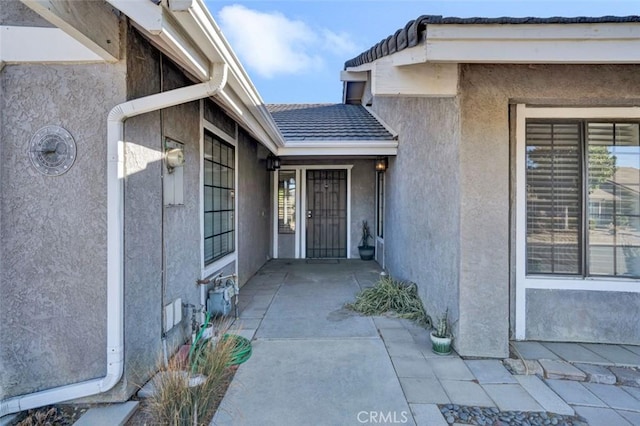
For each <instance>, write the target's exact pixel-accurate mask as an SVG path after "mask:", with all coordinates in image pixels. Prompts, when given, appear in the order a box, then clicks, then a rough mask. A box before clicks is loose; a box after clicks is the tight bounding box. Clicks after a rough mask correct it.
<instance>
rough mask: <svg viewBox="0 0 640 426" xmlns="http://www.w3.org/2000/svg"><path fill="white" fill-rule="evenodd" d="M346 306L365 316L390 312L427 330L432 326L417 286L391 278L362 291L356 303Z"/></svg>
mask: <svg viewBox="0 0 640 426" xmlns="http://www.w3.org/2000/svg"><path fill="white" fill-rule="evenodd" d="M346 306H347V308H349V309H352V310H354V311H356V312H359V313H361V314H364V315H383V314H386V313H388V312H390V313H393V314H395V315H396V316H398V317H400V318H406V319H409V320H412V321H414V322H416V323H418V324H419V325H421V326H423V327H426V328H429V327H431V325H432V322H431V317H430V316H429V315H427V312H426V311H425V309H424V306H423V305H422V300H420V296H418V287H417V285H416V284H414V283H404V282H401V281H397V280H394V279H393V278H391V277H390V276H384V277H381V278H380V280H379V281H378V282H377V283H376V285H374V286H373V287H369V288H365V289H364V290H362V291H361V292H360V293H359V294H358V295H357V296H356V301H355V302H354V303H350V304H347V305H346Z"/></svg>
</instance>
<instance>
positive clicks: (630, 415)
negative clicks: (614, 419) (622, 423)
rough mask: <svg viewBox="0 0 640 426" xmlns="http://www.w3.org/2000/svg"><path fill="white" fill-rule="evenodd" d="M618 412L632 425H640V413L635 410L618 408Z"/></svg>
mask: <svg viewBox="0 0 640 426" xmlns="http://www.w3.org/2000/svg"><path fill="white" fill-rule="evenodd" d="M617 413H618V414H620V415H621V416H622V417H624V418H625V419H627V421H629V422H630V423H631V424H632V425H634V426H640V413H636V412H634V411H624V410H617Z"/></svg>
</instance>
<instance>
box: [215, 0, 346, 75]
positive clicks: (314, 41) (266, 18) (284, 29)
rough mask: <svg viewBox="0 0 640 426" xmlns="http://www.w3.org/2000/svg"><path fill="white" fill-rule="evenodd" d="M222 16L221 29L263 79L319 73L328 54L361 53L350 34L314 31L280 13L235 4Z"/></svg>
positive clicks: (249, 65)
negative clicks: (324, 55)
mask: <svg viewBox="0 0 640 426" xmlns="http://www.w3.org/2000/svg"><path fill="white" fill-rule="evenodd" d="M219 16H220V26H221V27H222V30H223V32H224V34H225V36H226V37H227V38H228V39H229V41H230V43H231V46H232V47H233V49H234V50H235V51H236V52H237V53H238V55H239V56H240V58H241V60H242V62H243V64H245V65H246V66H247V67H249V68H251V69H253V70H254V71H255V72H257V73H258V74H259V75H261V76H262V77H266V78H270V77H274V76H275V75H277V74H300V73H304V72H308V71H313V70H319V69H321V68H322V67H323V65H324V59H323V54H326V53H327V52H329V53H332V54H336V55H349V54H356V53H358V49H357V47H356V45H355V43H353V41H352V40H351V37H350V35H349V34H346V33H335V32H333V31H331V30H329V29H326V28H319V29H314V28H312V27H310V26H309V25H307V24H306V23H305V22H303V21H299V20H291V19H289V18H287V17H286V16H285V15H283V14H282V13H280V12H270V13H265V12H259V11H256V10H252V9H249V8H247V7H245V6H241V5H237V4H236V5H232V6H225V7H224V8H222V9H221V10H220V13H219ZM345 59H348V58H347V57H345Z"/></svg>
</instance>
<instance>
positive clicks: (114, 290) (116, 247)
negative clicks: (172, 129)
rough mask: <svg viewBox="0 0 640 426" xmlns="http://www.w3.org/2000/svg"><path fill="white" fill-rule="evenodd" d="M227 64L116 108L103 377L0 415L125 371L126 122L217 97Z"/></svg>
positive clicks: (4, 408)
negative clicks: (197, 79) (204, 76)
mask: <svg viewBox="0 0 640 426" xmlns="http://www.w3.org/2000/svg"><path fill="white" fill-rule="evenodd" d="M226 83H227V65H226V64H214V67H213V70H212V72H211V80H209V81H207V82H205V83H199V84H195V85H192V86H187V87H182V88H179V89H174V90H170V91H167V92H162V93H158V94H155V95H150V96H145V97H143V98H138V99H134V100H131V101H128V102H124V103H122V104H119V105H116V106H115V107H113V109H112V110H111V111H110V112H109V116H108V119H107V120H108V121H107V374H106V375H105V376H104V377H102V378H100V379H93V380H89V381H85V382H80V383H74V384H71V385H65V386H60V387H57V388H53V389H47V390H44V391H40V392H35V393H31V394H28V395H21V396H17V397H13V398H9V399H7V400H4V401H1V402H0V417H2V416H5V415H7V414H12V413H17V412H20V411H23V410H29V409H32V408H38V407H42V406H45V405H49V404H56V403H59V402H63V401H68V400H72V399H77V398H82V397H86V396H91V395H96V394H99V393H102V392H106V391H108V390H110V389H111V388H113V387H114V386H115V385H116V384H117V383H118V382H119V381H120V379H121V378H122V373H123V371H124V315H123V311H124V244H123V240H124V178H125V175H124V122H125V120H127V119H128V118H130V117H134V116H136V115H140V114H144V113H147V112H151V111H156V110H159V109H163V108H168V107H172V106H175V105H179V104H184V103H187V102H191V101H195V100H198V99H202V98H206V97H209V96H213V95H215V94H217V93H219V92H220V91H221V90H222V89H223V88H224V86H225V85H226Z"/></svg>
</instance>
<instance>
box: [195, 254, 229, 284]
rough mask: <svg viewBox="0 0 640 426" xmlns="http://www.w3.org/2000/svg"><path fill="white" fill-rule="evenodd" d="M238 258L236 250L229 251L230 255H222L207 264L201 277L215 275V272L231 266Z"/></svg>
mask: <svg viewBox="0 0 640 426" xmlns="http://www.w3.org/2000/svg"><path fill="white" fill-rule="evenodd" d="M236 260H237V255H236V252H233V253H229V254H228V255H226V256H224V257H221V258H220V259H218V260H215V261H213V262H212V263H209V264H208V265H206V266H205V267H204V268H203V269H202V273H201V277H200V278H201V279H205V278H207V277H209V276H211V275H213V274H214V273H216V272H218V271H219V270H221V269H223V268H225V267H227V266H229V265H230V264H231V263H233V262H235V261H236Z"/></svg>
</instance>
